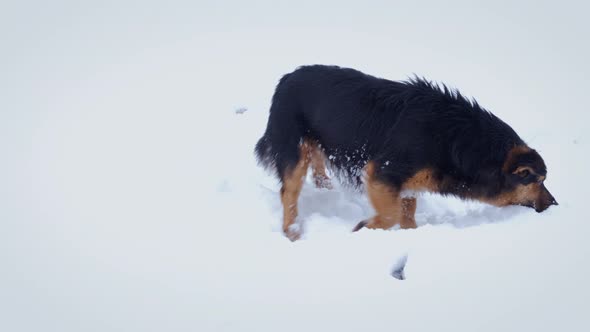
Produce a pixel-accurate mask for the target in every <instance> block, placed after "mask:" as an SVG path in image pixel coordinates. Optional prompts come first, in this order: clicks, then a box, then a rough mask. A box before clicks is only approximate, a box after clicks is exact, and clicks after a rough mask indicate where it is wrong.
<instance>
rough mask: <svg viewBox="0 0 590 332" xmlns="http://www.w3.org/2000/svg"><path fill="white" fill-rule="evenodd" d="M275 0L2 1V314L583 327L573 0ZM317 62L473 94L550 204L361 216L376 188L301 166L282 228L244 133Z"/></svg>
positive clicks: (238, 325) (26, 320)
mask: <svg viewBox="0 0 590 332" xmlns="http://www.w3.org/2000/svg"><path fill="white" fill-rule="evenodd" d="M274 4H276V2H272V3H271V2H259V1H253V2H248V4H247V5H245V4H239V3H236V4H233V5H231V6H230V5H228V4H225V5H221V4H215V3H213V2H212V3H205V2H198V3H171V2H170V3H169V2H167V3H166V4H165V5H164V4H157V3H151V2H147V3H142V4H141V5H134V4H132V3H122V2H104V3H102V4H101V6H100V7H98V5H94V6H91V5H90V4H87V5H82V4H81V3H77V2H73V3H52V4H49V3H47V4H45V3H43V2H38V3H34V4H31V5H29V4H26V3H12V4H9V5H3V6H6V7H7V8H5V10H1V11H0V12H1V14H0V15H1V17H0V18H1V19H0V22H1V23H0V25H1V26H0V27H1V28H2V29H0V31H1V32H0V33H1V34H2V36H3V37H5V38H3V40H4V43H3V45H2V46H0V47H1V48H2V51H3V52H2V54H1V55H0V57H1V59H2V61H0V63H2V65H0V66H1V67H2V72H3V73H4V74H3V77H2V78H0V88H1V89H0V96H1V98H0V151H1V155H0V156H1V157H0V158H1V159H0V330H1V331H60V332H61V331H275V330H280V331H300V330H305V331H322V330H338V331H358V330H361V329H362V330H375V331H394V330H410V331H413V330H421V331H432V330H451V329H452V330H455V331H498V330H503V331H529V330H530V331H555V330H563V331H587V330H588V329H590V323H589V319H588V300H589V299H590V287H589V286H588V285H587V281H588V280H590V268H589V266H588V257H589V254H590V243H589V242H588V241H587V237H588V234H589V231H590V226H589V225H590V224H589V222H588V220H587V219H588V213H587V212H586V205H587V204H588V203H587V202H586V199H587V195H588V190H587V188H588V187H589V185H590V183H589V180H588V176H587V173H588V172H587V170H588V169H589V166H590V162H589V160H590V159H589V158H588V157H587V152H588V151H589V150H588V148H589V147H588V140H589V139H590V136H589V134H588V132H587V126H588V123H589V121H588V120H590V119H589V115H588V112H587V109H586V108H587V106H586V103H585V100H586V99H587V91H588V87H589V86H588V81H587V77H588V74H590V72H589V66H588V64H587V59H588V57H589V56H590V54H589V49H588V45H586V44H587V43H582V42H581V41H582V40H585V39H584V38H585V37H586V35H587V32H588V28H589V25H588V23H587V20H586V18H585V17H584V13H586V12H587V9H588V8H587V5H585V4H583V3H580V4H577V3H569V4H567V5H566V4H560V6H559V7H552V6H551V5H548V4H543V3H539V2H530V3H522V4H514V3H511V4H510V5H506V4H499V3H498V4H494V5H492V4H486V7H478V6H474V5H472V4H470V3H462V4H456V5H451V4H444V5H443V4H437V3H431V4H428V5H425V4H404V5H401V4H392V3H389V2H375V3H373V2H362V3H359V4H355V5H344V4H341V3H340V2H337V3H336V2H333V3H331V4H324V5H320V4H317V3H315V2H313V3H312V2H309V3H308V2H305V1H304V2H302V3H301V4H300V5H299V6H288V5H287V4H286V3H280V5H274ZM585 7H586V8H585ZM450 8H451V9H450ZM307 63H330V64H339V65H343V66H351V67H355V68H357V69H360V70H363V71H365V72H368V73H371V74H375V75H378V76H383V77H387V78H391V79H404V78H406V77H407V76H409V75H411V74H412V73H417V74H420V75H424V76H426V77H428V78H430V79H434V80H438V81H444V82H445V83H448V84H449V85H451V86H454V87H457V88H459V89H460V90H461V91H462V92H463V93H465V94H466V95H468V96H474V97H476V98H477V100H478V101H479V102H480V104H481V105H482V106H484V107H486V108H488V109H490V110H491V111H492V112H494V113H495V114H496V115H498V116H499V117H500V118H502V119H503V120H505V121H506V122H508V123H509V124H511V125H512V126H513V127H514V128H515V130H516V131H517V132H518V133H519V134H520V135H521V137H523V138H524V139H525V141H527V142H528V143H529V144H530V145H531V146H533V147H534V148H536V149H537V150H538V151H540V153H541V155H542V156H543V157H544V158H545V161H546V163H547V165H548V169H549V171H548V180H547V182H546V184H547V186H548V188H549V190H550V191H551V192H552V193H553V194H554V195H555V197H556V198H557V200H558V201H559V203H560V205H559V206H558V207H552V208H550V209H549V210H548V211H546V212H545V213H542V214H537V213H535V212H534V211H533V210H531V209H526V208H521V207H511V208H505V209H499V208H495V207H490V206H486V205H482V204H478V203H475V202H462V201H459V200H457V199H453V198H442V197H439V196H435V195H424V196H422V197H420V198H419V201H418V212H417V215H416V219H417V222H418V225H419V228H418V229H416V230H392V231H371V230H367V229H364V230H362V231H360V232H358V233H352V232H351V229H352V228H353V227H354V225H356V223H357V222H358V221H360V220H361V219H364V218H366V217H368V216H370V215H371V213H372V212H371V208H370V205H369V204H368V201H367V199H366V197H364V196H362V195H361V194H358V193H354V192H351V191H349V190H348V189H346V188H342V187H341V186H339V185H336V188H335V189H334V190H324V189H316V188H314V187H313V185H311V183H307V184H306V186H305V187H304V189H303V192H302V195H301V198H300V216H301V219H302V220H303V221H304V227H305V230H304V235H303V238H302V239H301V240H300V241H297V242H295V243H291V242H290V241H288V240H287V239H286V238H285V237H284V236H283V235H282V234H281V231H280V215H281V211H280V201H279V199H278V189H279V187H278V185H277V181H276V180H275V179H274V178H273V177H271V176H270V175H269V174H267V173H266V172H265V171H263V170H262V169H261V168H260V167H258V166H257V165H256V162H255V159H254V156H253V147H254V144H255V142H256V140H257V139H258V138H259V137H260V135H261V134H262V132H263V130H264V127H265V125H266V117H267V115H268V107H269V102H270V97H271V95H272V92H273V89H274V86H275V84H276V82H277V81H278V79H279V77H280V76H281V75H282V74H284V73H285V72H288V71H291V70H293V69H294V68H295V67H296V66H298V65H301V64H307ZM244 109H247V111H246V112H236V111H237V110H244ZM406 254H407V255H408V259H407V265H406V267H405V276H406V280H403V281H401V280H397V279H395V278H393V277H392V276H391V273H392V270H393V269H394V268H395V266H396V264H398V262H399V260H400V259H402V257H403V256H404V255H406Z"/></svg>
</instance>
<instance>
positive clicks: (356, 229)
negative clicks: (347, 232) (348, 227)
mask: <svg viewBox="0 0 590 332" xmlns="http://www.w3.org/2000/svg"><path fill="white" fill-rule="evenodd" d="M368 223H369V220H363V221H361V222H359V223H358V224H357V225H356V226H354V228H353V229H352V231H353V232H358V231H360V230H361V229H362V228H364V227H366V226H367V224H368Z"/></svg>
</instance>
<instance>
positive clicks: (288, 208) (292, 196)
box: [281, 142, 311, 241]
mask: <svg viewBox="0 0 590 332" xmlns="http://www.w3.org/2000/svg"><path fill="white" fill-rule="evenodd" d="M310 151H311V150H310V145H309V144H308V143H307V142H303V144H301V146H300V148H299V156H300V157H299V162H297V165H295V167H293V168H292V169H290V170H288V171H287V172H286V174H285V176H284V178H283V187H282V188H281V203H282V204H283V232H284V233H285V235H286V236H287V237H288V238H289V239H290V240H291V241H295V240H297V239H299V238H300V237H301V232H300V231H296V230H294V229H292V228H291V225H293V224H294V223H295V219H296V218H297V213H298V211H297V200H298V198H299V194H300V193H301V188H302V187H303V182H304V181H305V175H306V174H307V168H308V166H309V162H310Z"/></svg>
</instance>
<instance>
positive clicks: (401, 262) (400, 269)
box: [391, 254, 408, 280]
mask: <svg viewBox="0 0 590 332" xmlns="http://www.w3.org/2000/svg"><path fill="white" fill-rule="evenodd" d="M407 261H408V254H405V255H403V256H402V257H400V258H399V259H398V260H397V262H396V263H395V265H393V269H392V271H391V276H392V277H394V278H395V279H398V280H406V273H405V272H404V268H405V267H406V262H407Z"/></svg>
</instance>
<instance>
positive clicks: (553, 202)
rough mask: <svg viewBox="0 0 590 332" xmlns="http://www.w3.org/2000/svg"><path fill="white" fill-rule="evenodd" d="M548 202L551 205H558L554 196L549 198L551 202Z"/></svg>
mask: <svg viewBox="0 0 590 332" xmlns="http://www.w3.org/2000/svg"><path fill="white" fill-rule="evenodd" d="M550 204H551V205H559V203H557V201H556V200H555V198H554V199H552V200H551V203H550Z"/></svg>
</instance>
